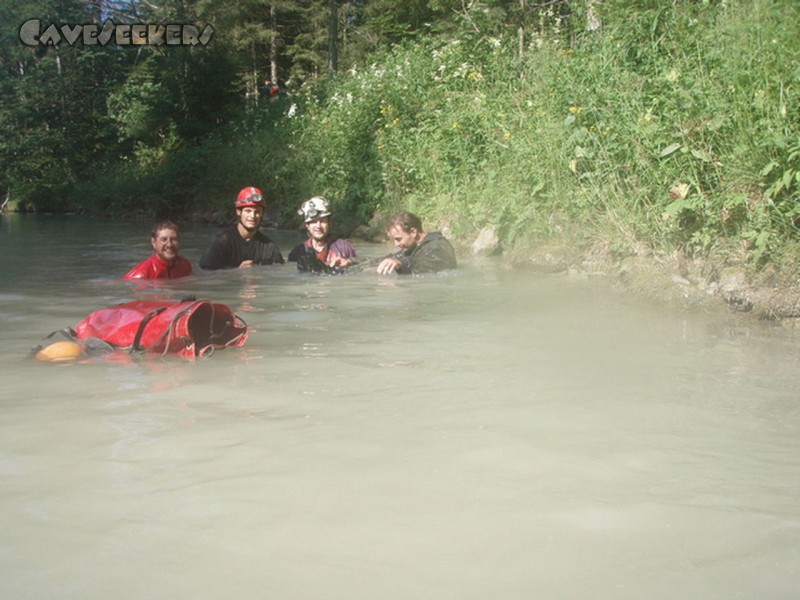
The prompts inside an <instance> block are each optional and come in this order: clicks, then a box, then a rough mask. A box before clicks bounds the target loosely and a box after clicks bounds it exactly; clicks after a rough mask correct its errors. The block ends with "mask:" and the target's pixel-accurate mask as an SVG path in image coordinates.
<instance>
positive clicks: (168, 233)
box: [150, 221, 181, 263]
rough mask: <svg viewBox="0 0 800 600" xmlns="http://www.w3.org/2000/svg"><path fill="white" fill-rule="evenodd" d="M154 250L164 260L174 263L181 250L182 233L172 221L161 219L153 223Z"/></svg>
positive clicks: (152, 238)
mask: <svg viewBox="0 0 800 600" xmlns="http://www.w3.org/2000/svg"><path fill="white" fill-rule="evenodd" d="M150 243H151V244H152V246H153V251H154V252H155V253H156V255H157V256H158V257H159V258H160V259H161V260H163V261H164V262H168V263H172V262H174V261H175V259H176V258H178V253H179V252H180V250H181V235H180V230H179V229H178V226H177V225H176V224H175V223H173V222H172V221H160V222H158V223H156V224H155V225H153V231H152V233H151V234H150Z"/></svg>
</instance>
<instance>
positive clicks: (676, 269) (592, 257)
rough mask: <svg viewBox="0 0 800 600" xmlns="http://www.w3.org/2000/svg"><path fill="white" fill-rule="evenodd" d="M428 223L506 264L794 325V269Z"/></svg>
mask: <svg viewBox="0 0 800 600" xmlns="http://www.w3.org/2000/svg"><path fill="white" fill-rule="evenodd" d="M379 223H380V218H377V219H373V221H372V222H371V223H370V225H365V226H361V227H358V228H356V229H355V230H354V231H353V232H352V236H353V237H355V238H358V239H363V240H365V241H370V242H379V241H386V237H385V234H384V233H383V231H382V228H381V227H380V225H379ZM429 229H431V230H434V229H439V230H441V231H442V232H443V233H444V234H445V236H446V237H448V239H450V240H451V241H452V242H453V244H454V245H455V246H456V248H457V251H458V253H459V255H461V256H471V257H498V258H499V259H500V260H501V261H502V264H503V265H505V266H507V267H508V268H514V269H529V270H531V271H534V272H539V273H550V274H571V275H575V276H583V277H603V278H606V279H608V280H609V281H610V282H611V283H612V284H613V285H615V286H619V287H621V288H623V289H625V290H628V291H630V293H632V294H637V295H641V296H645V297H648V298H650V299H653V300H656V301H659V302H664V303H666V304H668V305H671V306H707V307H713V306H727V307H728V308H729V309H730V310H732V311H734V312H736V313H739V314H741V315H743V316H744V315H747V316H749V317H751V318H756V319H762V320H771V321H776V322H780V323H781V324H782V325H784V326H787V327H794V325H795V323H796V322H797V321H796V320H797V319H798V318H799V317H800V271H799V270H798V269H794V270H787V269H784V271H782V272H781V271H778V269H777V268H776V267H775V266H773V265H769V266H767V267H766V268H764V269H762V270H759V271H754V270H753V269H752V268H749V267H748V266H747V265H746V264H745V262H744V260H745V257H744V254H742V256H741V257H737V256H736V255H735V253H733V252H730V251H729V252H721V251H720V252H716V253H711V254H709V255H708V256H707V257H705V258H702V259H700V258H690V257H687V256H686V255H685V254H684V253H682V252H681V251H679V250H675V251H672V252H663V251H656V250H653V249H652V248H651V247H650V246H648V245H647V244H644V243H639V244H637V245H636V246H635V247H633V248H632V249H631V250H630V252H629V253H628V254H625V255H620V254H619V253H618V252H614V251H612V249H611V247H610V244H609V243H607V242H595V243H593V244H588V245H587V244H585V243H584V244H580V243H577V242H575V241H574V240H571V239H569V236H565V237H564V238H560V239H557V240H551V241H548V242H546V243H537V242H535V241H532V242H531V243H529V244H525V245H517V246H516V247H515V248H514V249H513V250H510V251H506V250H504V249H503V244H502V240H500V239H499V237H498V235H497V234H496V232H495V231H494V230H492V229H491V228H484V229H482V230H481V231H480V232H477V233H476V234H474V235H472V236H457V235H455V234H454V233H453V232H452V230H451V228H450V227H449V225H448V224H447V223H440V224H438V225H437V226H436V227H430V228H429Z"/></svg>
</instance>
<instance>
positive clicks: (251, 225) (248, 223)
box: [236, 206, 264, 231]
mask: <svg viewBox="0 0 800 600" xmlns="http://www.w3.org/2000/svg"><path fill="white" fill-rule="evenodd" d="M236 214H237V215H239V225H241V226H242V227H244V228H245V229H246V230H247V231H255V230H256V229H258V228H259V227H260V226H261V219H262V218H263V217H264V209H263V208H261V207H260V206H245V207H244V208H238V209H236Z"/></svg>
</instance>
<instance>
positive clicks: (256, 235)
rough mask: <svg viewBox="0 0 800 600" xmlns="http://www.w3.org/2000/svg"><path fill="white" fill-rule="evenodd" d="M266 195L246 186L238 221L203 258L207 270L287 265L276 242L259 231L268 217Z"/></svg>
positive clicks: (240, 198)
mask: <svg viewBox="0 0 800 600" xmlns="http://www.w3.org/2000/svg"><path fill="white" fill-rule="evenodd" d="M264 208H265V204H264V194H262V193H261V190H260V189H258V188H256V187H252V186H251V187H246V188H244V189H243V190H242V191H240V192H239V195H238V196H237V198H236V216H237V219H238V220H237V222H236V223H234V224H233V225H231V226H230V227H226V228H225V229H223V230H222V231H220V232H219V233H218V234H217V235H216V236H214V239H213V240H212V241H211V246H210V247H209V248H208V250H206V251H205V253H203V256H202V257H201V258H200V267H202V268H203V269H212V270H213V269H226V268H239V269H246V268H249V267H252V266H253V265H271V264H273V263H283V255H282V254H281V251H280V250H279V249H278V246H277V244H276V243H275V242H273V241H272V240H271V239H269V238H268V237H267V236H266V235H264V234H263V233H261V232H260V231H259V229H258V228H259V227H260V226H261V220H262V219H263V218H264Z"/></svg>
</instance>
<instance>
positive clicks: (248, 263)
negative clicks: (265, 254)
mask: <svg viewBox="0 0 800 600" xmlns="http://www.w3.org/2000/svg"><path fill="white" fill-rule="evenodd" d="M252 266H253V261H252V260H243V261H242V264H240V265H239V268H240V269H249V268H250V267H252Z"/></svg>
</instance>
